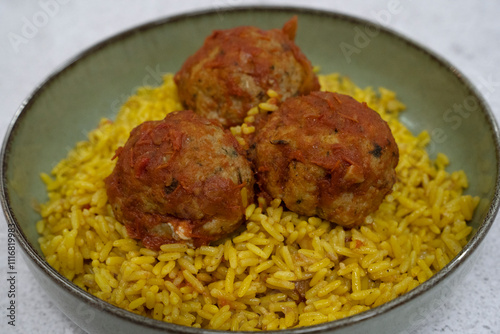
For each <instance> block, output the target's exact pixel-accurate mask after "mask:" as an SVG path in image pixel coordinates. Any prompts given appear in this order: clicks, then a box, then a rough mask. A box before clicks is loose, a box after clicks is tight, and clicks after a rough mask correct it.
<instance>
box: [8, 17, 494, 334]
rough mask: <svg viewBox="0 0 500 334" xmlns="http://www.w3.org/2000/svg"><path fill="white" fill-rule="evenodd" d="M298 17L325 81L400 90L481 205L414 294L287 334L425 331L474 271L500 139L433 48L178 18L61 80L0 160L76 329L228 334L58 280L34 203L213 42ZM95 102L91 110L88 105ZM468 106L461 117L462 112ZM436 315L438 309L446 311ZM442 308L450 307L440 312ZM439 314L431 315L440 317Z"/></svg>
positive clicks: (44, 282) (44, 269)
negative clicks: (135, 103)
mask: <svg viewBox="0 0 500 334" xmlns="http://www.w3.org/2000/svg"><path fill="white" fill-rule="evenodd" d="M292 15H298V17H299V29H298V33H297V37H296V42H297V44H298V45H299V46H300V47H301V48H302V50H303V51H304V52H305V53H306V55H307V56H308V58H309V59H310V60H311V62H312V63H313V64H318V65H320V66H321V69H322V71H323V72H325V73H329V72H340V73H342V74H343V75H347V76H348V77H350V78H351V79H352V81H354V82H355V83H356V84H357V85H359V86H362V87H363V86H373V87H378V86H383V87H387V88H390V89H393V90H396V92H397V94H398V96H399V99H400V100H402V101H403V102H404V103H405V104H406V106H407V110H406V111H405V112H404V113H403V114H402V115H401V118H400V119H401V121H402V122H403V123H404V124H405V125H406V126H407V127H408V128H409V129H410V130H411V131H412V132H413V133H415V134H416V133H419V132H421V131H422V130H424V129H425V130H428V131H429V133H430V134H431V137H432V141H431V143H430V146H429V152H430V154H431V156H432V157H435V156H436V153H437V152H445V153H446V154H447V155H448V157H449V158H450V161H451V166H450V168H451V169H463V170H464V171H465V172H466V173H467V175H468V177H469V184H470V186H469V188H468V189H467V193H468V194H472V195H474V196H479V197H480V202H479V205H478V207H477V209H476V212H475V214H474V216H473V219H472V221H470V225H471V226H472V227H473V232H472V235H471V236H470V240H469V241H468V243H467V244H466V246H465V247H464V248H463V250H462V251H461V252H460V253H459V254H458V255H457V256H456V257H455V258H454V259H452V260H451V262H450V263H449V264H448V265H446V267H445V268H444V269H442V270H441V271H439V272H438V273H437V274H435V275H434V276H433V277H431V278H430V279H429V280H427V281H426V282H424V283H423V284H421V285H419V286H418V287H416V288H415V289H413V290H412V291H410V292H409V293H407V294H405V295H403V296H401V297H398V298H396V299H394V300H392V301H391V302H388V303H386V304H383V305H382V306H379V307H376V308H374V309H371V310H369V311H366V312H363V313H360V314H357V315H354V316H351V317H348V318H344V319H340V320H337V321H333V322H327V323H323V324H320V325H315V326H310V327H303V328H297V329H290V330H286V332H287V333H295V334H302V333H304V334H305V333H350V334H352V333H366V332H368V331H370V332H384V333H398V332H401V331H403V330H410V329H412V328H415V327H416V326H418V325H419V321H421V319H422V316H423V314H422V312H421V311H419V312H418V313H417V310H421V308H422V306H424V305H425V306H426V308H429V309H432V305H441V304H442V303H443V301H445V300H446V298H447V296H448V295H449V294H450V293H453V288H454V287H455V286H458V285H459V284H460V282H461V280H462V278H463V277H464V276H465V275H466V274H467V272H468V271H469V270H470V268H471V266H472V264H473V262H474V257H475V256H476V255H477V254H478V252H477V249H478V248H479V246H480V245H481V242H482V241H483V239H484V238H485V235H486V234H487V232H488V230H489V228H490V226H491V224H492V223H493V221H494V217H495V215H496V213H497V211H498V206H499V197H498V195H499V185H500V183H499V173H498V171H499V132H498V127H497V125H496V122H495V120H494V117H493V116H492V113H491V111H490V110H489V108H488V106H487V105H486V103H485V101H484V100H483V98H482V97H481V95H480V94H479V93H478V92H477V91H476V89H475V88H474V87H473V86H472V85H471V84H470V82H469V81H468V80H467V79H465V78H464V77H463V75H462V74H461V73H460V72H459V71H457V69H455V68H454V67H453V66H451V65H450V64H449V63H447V62H446V61H445V60H443V59H441V58H440V57H438V56H436V55H435V54H433V53H432V52H430V51H428V50H427V49H425V48H424V47H422V46H420V45H417V44H416V43H414V42H411V41H409V40H407V39H406V38H404V37H403V36H401V35H399V34H397V33H395V32H392V31H389V30H387V29H385V28H382V27H380V26H378V25H376V24H373V23H371V22H367V21H363V20H360V19H356V18H353V17H349V16H346V15H340V14H336V13H331V12H324V11H318V10H311V9H303V8H291V7H289V8H283V7H280V8H274V7H262V8H233V9H228V10H224V11H206V12H197V13H192V14H187V15H179V16H175V17H169V18H166V19H164V20H160V21H156V22H152V23H149V24H146V25H143V26H140V27H137V28H134V29H131V30H128V31H126V32H124V33H121V34H119V35H117V36H114V37H112V38H110V39H108V40H105V41H103V42H101V43H99V44H98V45H96V46H94V47H92V48H90V49H89V50H87V51H85V52H83V53H82V54H80V55H78V56H77V57H76V58H75V59H73V60H72V61H70V62H69V63H68V64H67V65H66V66H64V67H63V68H62V69H60V70H59V71H57V72H56V73H54V74H52V75H51V76H50V77H49V78H48V79H47V80H46V81H45V82H44V83H43V84H42V85H40V86H39V87H38V88H37V89H36V90H35V91H34V92H33V93H32V94H31V95H30V96H29V97H28V98H27V99H26V100H25V101H24V102H23V104H22V105H21V107H20V108H19V110H18V112H17V113H16V116H15V118H14V120H13V121H12V123H11V125H10V127H9V129H8V131H7V134H6V137H5V140H4V143H3V147H2V152H1V166H2V168H1V178H0V182H1V184H0V185H1V200H2V206H3V209H4V212H5V216H6V218H7V224H8V227H9V231H12V232H13V233H14V235H15V237H16V238H17V242H18V244H19V246H20V248H21V250H22V252H23V254H24V256H25V258H26V262H27V264H28V266H29V268H30V270H31V271H32V272H33V274H34V276H35V277H36V279H37V280H38V282H39V283H40V285H41V286H42V287H43V289H45V290H46V291H47V293H48V294H49V295H50V296H51V297H52V298H53V300H54V302H55V303H56V305H57V306H58V307H59V308H60V309H61V311H62V312H63V313H65V314H66V315H67V316H68V317H69V318H70V319H71V320H72V321H74V322H75V323H76V324H77V325H78V326H80V327H81V328H83V329H84V330H86V331H88V332H91V333H108V332H118V331H119V332H121V333H136V332H138V331H140V332H141V333H192V334H195V333H201V332H203V333H214V334H215V333H220V331H211V330H203V331H202V330H199V329H196V328H190V327H183V326H178V325H174V324H170V323H165V322H160V321H156V320H153V319H148V318H145V317H142V316H139V315H137V314H134V313H131V312H128V311H125V310H123V309H120V308H117V307H115V306H113V305H111V304H108V303H106V302H104V301H102V300H100V299H98V298H97V297H94V296H93V295H91V294H89V293H87V292H85V291H83V290H82V289H80V288H78V287H77V286H76V285H74V284H73V283H72V282H70V281H69V280H67V279H66V278H64V277H63V276H62V275H61V274H59V273H58V272H57V271H56V270H54V269H53V268H52V267H51V266H50V265H49V264H48V263H47V261H46V260H45V258H44V256H43V254H42V252H41V249H40V246H39V244H38V241H37V239H38V233H37V231H36V227H35V223H36V222H37V220H39V216H38V214H37V212H36V211H35V210H34V209H33V208H34V203H42V202H45V201H46V200H47V195H46V192H45V186H44V184H43V182H42V181H41V179H40V176H39V173H40V172H42V171H44V172H48V171H50V170H51V169H52V167H53V166H54V164H55V163H56V162H58V161H59V160H61V159H62V158H64V157H65V155H66V154H67V152H68V150H69V148H71V147H73V146H74V144H75V143H77V142H78V141H81V140H84V139H86V133H87V132H88V131H90V130H91V129H93V128H95V127H96V126H97V125H98V122H99V120H100V119H101V118H102V117H108V118H113V117H114V115H116V112H117V110H118V108H119V106H120V105H121V104H122V103H123V102H125V100H126V98H127V96H129V95H131V94H133V93H134V91H135V89H136V87H137V86H142V85H145V84H148V85H158V84H160V83H161V73H164V72H176V71H177V70H178V69H179V68H180V66H181V64H182V63H183V61H184V60H185V59H186V57H187V56H189V55H190V54H192V53H193V52H194V51H195V50H197V49H198V48H199V47H200V46H201V44H202V43H203V40H204V38H205V37H206V35H207V33H208V32H210V31H212V30H214V29H224V28H230V27H234V26H237V25H255V26H259V27H261V28H264V29H268V28H273V27H280V26H282V24H283V23H284V22H285V21H287V20H288V19H289V18H290V17H291V16H292ZM89 97H90V98H89ZM455 105H458V106H462V107H463V108H462V109H461V110H462V112H456V111H454V109H453V108H454V106H455ZM436 303H437V304H436ZM439 303H441V304H439ZM429 305H430V306H431V307H429Z"/></svg>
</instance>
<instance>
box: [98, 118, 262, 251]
mask: <svg viewBox="0 0 500 334" xmlns="http://www.w3.org/2000/svg"><path fill="white" fill-rule="evenodd" d="M116 157H117V162H116V166H115V168H114V170H113V173H111V175H110V176H109V177H108V178H106V179H105V183H106V190H107V196H108V200H109V203H110V204H111V207H112V208H113V212H114V215H115V217H116V219H117V220H118V221H120V222H121V223H123V224H124V225H125V226H126V228H127V232H128V235H129V236H130V237H131V238H135V239H140V240H141V241H142V243H143V244H144V246H146V247H148V248H151V249H156V250H159V249H160V246H161V245H163V244H168V243H175V242H186V243H189V244H190V245H191V246H200V245H206V244H208V243H209V242H210V241H212V240H217V239H220V238H221V237H223V236H227V235H228V234H229V233H231V232H233V231H234V230H235V229H236V228H238V226H239V225H241V223H242V222H243V216H244V212H245V209H246V207H247V206H248V204H249V199H253V186H254V176H253V171H252V168H251V167H250V163H249V162H248V160H247V159H246V157H245V156H244V154H243V152H241V148H240V146H239V145H238V142H237V141H236V139H235V138H234V136H233V135H232V134H231V133H230V132H229V131H224V130H223V129H222V128H221V127H219V126H218V125H216V124H213V123H211V122H210V121H209V120H207V119H205V118H203V117H201V116H198V115H197V114H195V113H193V112H192V111H190V110H183V111H176V112H173V113H169V114H167V116H166V117H165V118H164V119H163V120H161V121H149V122H144V123H142V124H140V125H139V126H138V127H136V128H135V129H134V130H132V132H131V133H130V137H129V139H128V140H127V143H126V144H125V146H124V147H120V148H119V149H118V150H117V151H116Z"/></svg>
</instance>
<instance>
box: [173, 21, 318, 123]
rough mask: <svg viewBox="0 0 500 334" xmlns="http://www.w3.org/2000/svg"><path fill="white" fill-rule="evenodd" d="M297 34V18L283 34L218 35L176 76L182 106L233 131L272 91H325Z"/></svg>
mask: <svg viewBox="0 0 500 334" xmlns="http://www.w3.org/2000/svg"><path fill="white" fill-rule="evenodd" d="M296 29H297V17H293V18H292V19H291V20H290V21H288V22H287V23H286V24H285V25H284V27H283V29H272V30H268V31H263V30H261V29H258V28H256V27H249V26H242V27H237V28H234V29H228V30H216V31H214V32H213V33H212V34H211V35H210V36H209V37H208V38H207V39H206V40H205V44H204V45H203V46H202V47H201V49H199V50H198V51H197V52H196V53H195V54H194V55H192V56H191V57H189V58H188V59H187V61H186V62H185V63H184V65H183V66H182V68H181V69H180V71H179V72H178V73H177V74H176V75H175V82H176V84H177V86H178V89H179V96H180V98H181V101H182V102H183V103H184V104H185V106H186V107H187V108H188V109H192V110H194V111H195V112H196V113H198V114H200V115H202V116H205V117H207V118H209V119H216V120H218V121H219V122H220V123H221V124H222V125H223V126H225V127H229V126H233V125H238V124H241V123H242V122H243V119H244V118H245V115H246V113H247V111H248V110H249V109H250V108H251V107H253V106H255V105H257V104H258V103H260V102H264V101H266V100H267V99H268V97H267V95H266V92H267V91H268V89H273V90H275V91H276V92H278V93H279V94H280V95H281V96H282V97H283V98H287V97H290V96H296V95H302V94H307V93H309V92H311V91H314V90H319V83H318V79H317V77H316V76H315V75H314V73H313V70H312V66H311V63H310V62H309V60H308V59H307V58H306V57H305V55H304V54H303V53H302V52H301V51H300V49H299V47H298V46H297V45H296V44H295V43H294V38H295V31H296Z"/></svg>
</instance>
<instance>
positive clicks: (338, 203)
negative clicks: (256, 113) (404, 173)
mask: <svg viewBox="0 0 500 334" xmlns="http://www.w3.org/2000/svg"><path fill="white" fill-rule="evenodd" d="M255 140H256V143H255V150H254V152H253V156H254V159H255V164H256V168H257V170H258V183H259V184H260V186H261V187H262V188H263V190H265V191H267V192H268V193H269V195H271V196H272V197H275V198H281V199H282V200H283V202H284V203H285V205H286V206H287V207H288V209H290V210H292V211H295V212H297V213H299V214H303V215H308V216H313V215H316V216H319V217H321V218H323V219H327V220H329V221H332V222H334V223H336V224H339V225H342V226H346V227H352V226H357V225H359V224H361V223H362V222H363V221H364V219H365V217H366V216H367V215H368V214H370V213H371V212H374V211H375V210H377V208H378V207H379V205H380V203H381V202H382V200H383V198H384V197H385V195H387V194H388V193H389V192H390V191H391V188H392V186H393V184H394V182H395V180H396V174H395V171H394V169H395V168H396V165H397V163H398V159H399V152H398V148H397V145H396V142H395V141H394V137H393V136H392V133H391V130H390V129H389V126H388V125H387V123H386V122H385V121H383V120H382V119H381V118H380V116H379V115H378V114H377V113H376V112H375V111H373V110H372V109H370V108H369V107H368V106H366V104H365V103H359V102H357V101H356V100H354V99H353V98H351V97H350V96H347V95H341V94H336V93H328V92H313V93H311V94H310V95H307V96H301V97H296V98H290V99H288V100H286V101H285V102H284V103H283V104H282V105H281V107H280V108H279V109H278V110H277V111H275V112H274V113H273V114H271V115H270V117H269V120H268V121H267V123H266V124H265V125H264V126H263V127H262V129H261V130H260V131H259V133H258V134H257V135H256V138H255Z"/></svg>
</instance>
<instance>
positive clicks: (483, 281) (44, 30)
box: [0, 0, 500, 334]
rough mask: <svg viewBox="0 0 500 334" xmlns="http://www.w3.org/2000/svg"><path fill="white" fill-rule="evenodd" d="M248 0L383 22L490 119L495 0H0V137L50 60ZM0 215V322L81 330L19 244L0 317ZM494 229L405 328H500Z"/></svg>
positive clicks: (0, 296) (499, 79)
mask: <svg viewBox="0 0 500 334" xmlns="http://www.w3.org/2000/svg"><path fill="white" fill-rule="evenodd" d="M254 4H274V5H297V6H302V7H312V8H320V9H328V10H332V11H338V12H341V13H347V14H350V15H353V16H358V17H362V18H365V19H368V20H371V21H375V22H378V23H380V24H382V25H384V26H387V27H390V28H391V29H393V30H395V31H397V32H400V33H402V34H403V35H405V36H407V37H409V38H410V39H412V40H414V41H417V42H419V43H420V44H423V45H425V46H427V47H428V48H429V49H431V50H433V51H434V52H436V53H437V54H439V55H441V56H443V57H444V58H446V59H447V60H449V61H450V62H451V64H453V65H454V66H455V67H456V68H458V69H459V70H460V71H461V72H462V73H464V74H465V76H466V77H468V78H469V79H470V80H471V81H472V82H473V83H474V84H475V85H476V86H477V87H478V88H479V89H480V91H481V92H482V94H483V95H484V97H485V98H486V100H487V102H488V103H489V104H490V106H491V108H492V110H493V112H494V113H495V115H496V117H497V119H500V94H499V91H500V65H499V64H500V20H498V14H499V13H500V2H498V1H477V2H471V1H465V0H459V1H451V0H450V1H440V2H436V1H431V0H425V1H403V0H401V1H399V0H377V1H370V2H369V3H368V2H367V1H361V0H355V1H353V0H351V1H340V0H334V1H332V0H323V1H319V0H309V1H304V0H302V1H300V0H286V1H247V0H203V1H201V0H199V1H195V0H183V1H156V0H155V1H153V0H152V1H148V2H141V1H132V0H122V1H119V2H118V1H97V0H91V1H78V0H40V1H1V2H0V137H1V138H3V137H4V134H5V131H6V129H7V126H8V124H9V122H10V120H11V119H12V116H13V115H14V113H15V111H16V110H17V108H18V106H19V105H20V104H21V102H22V101H23V99H24V98H25V97H26V96H27V95H28V94H29V93H30V92H31V91H33V90H34V88H35V87H36V86H37V85H38V84H39V83H40V82H42V80H43V79H44V78H46V77H47V76H48V75H49V74H50V73H52V72H53V71H54V70H55V69H57V68H58V67H60V66H61V65H62V64H64V63H65V62H67V61H68V60H69V59H70V58H72V57H73V56H75V55H76V54H78V53H79V52H81V51H82V50H84V49H86V48H88V47H89V46H91V45H93V44H94V43H96V42H99V41H102V40H103V39H105V38H107V37H109V36H112V35H114V34H116V33H117V32H120V31H122V30H124V29H128V28H130V27H133V26H136V25H138V24H141V23H145V22H147V21H150V20H155V19H157V18H162V17H165V16H169V15H173V14H179V13H183V12H187V11H192V10H198V9H211V8H212V9H217V8H224V7H235V6H247V5H254ZM35 20H38V21H36V22H38V27H36V26H35V29H31V30H29V28H26V26H27V25H29V24H28V23H27V22H31V23H33V22H35ZM23 29H24V30H23ZM26 29H28V30H26ZM23 33H25V34H26V36H27V37H26V38H23V39H22V41H18V42H17V43H16V42H15V41H13V39H12V36H14V35H13V34H17V35H18V36H23V35H22V34H23ZM0 220H1V222H0V245H2V246H1V249H0V310H1V311H0V332H1V333H77V334H81V333H84V331H82V330H81V329H80V328H78V327H77V326H76V325H74V324H73V323H72V322H71V321H70V320H69V319H68V318H66V317H65V316H64V315H63V313H61V312H60V311H59V310H58V309H57V308H56V306H55V305H54V304H53V303H52V302H51V300H50V298H49V296H47V295H46V294H45V292H44V291H42V290H41V289H40V287H39V285H38V284H37V282H36V281H35V279H34V277H33V275H32V273H31V272H30V271H29V270H28V268H27V266H26V264H25V262H24V259H23V258H22V257H21V255H20V254H19V252H18V254H17V273H18V274H17V280H18V281H17V296H16V301H17V306H18V309H17V318H16V327H11V326H9V325H7V318H6V307H7V306H8V305H7V303H8V299H7V291H8V288H7V278H8V276H7V271H8V270H7V243H6V235H7V229H6V224H5V221H4V220H5V219H4V217H3V216H1V218H0ZM499 239H500V222H498V219H497V221H496V222H495V224H493V227H492V228H491V230H490V232H489V235H488V237H487V238H486V240H485V241H484V245H483V247H482V249H480V254H479V256H478V258H477V261H476V263H475V264H474V266H473V268H472V270H471V271H470V272H469V273H468V274H467V276H466V278H465V279H464V282H463V284H461V285H459V286H457V287H456V289H455V291H454V293H453V294H452V295H451V296H450V297H449V298H448V299H447V300H446V301H445V302H444V303H443V304H441V305H439V307H437V308H436V309H433V310H432V312H430V314H429V315H428V316H426V317H421V318H420V319H419V321H418V326H414V327H413V328H411V329H410V330H411V333H415V334H417V333H418V334H424V333H474V334H477V333H500V320H499V318H500V317H499V314H500V298H499V297H500V294H499V292H498V291H499V290H500V266H499V264H498V256H499V251H498V246H497V244H498V242H497V240H499Z"/></svg>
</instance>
